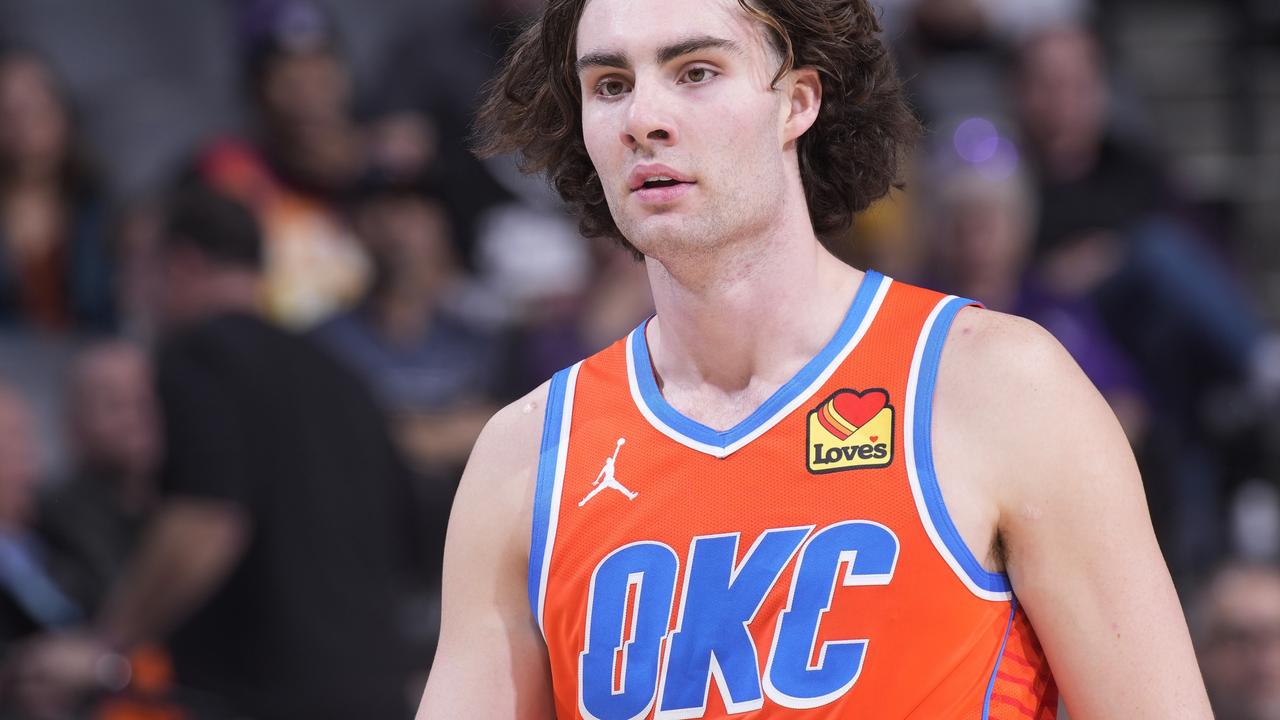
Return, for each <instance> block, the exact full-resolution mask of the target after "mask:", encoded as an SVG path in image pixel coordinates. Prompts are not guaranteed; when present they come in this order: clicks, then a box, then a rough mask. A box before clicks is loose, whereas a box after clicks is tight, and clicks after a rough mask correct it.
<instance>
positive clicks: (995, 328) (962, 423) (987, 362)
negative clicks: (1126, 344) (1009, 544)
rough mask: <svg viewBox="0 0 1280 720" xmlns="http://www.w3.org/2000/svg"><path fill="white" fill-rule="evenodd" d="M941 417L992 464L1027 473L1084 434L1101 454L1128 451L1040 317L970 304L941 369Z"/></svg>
mask: <svg viewBox="0 0 1280 720" xmlns="http://www.w3.org/2000/svg"><path fill="white" fill-rule="evenodd" d="M938 373H939V377H938V394H939V406H938V412H939V413H944V416H943V418H942V421H944V422H947V424H948V426H949V427H951V428H954V429H955V432H957V433H958V434H960V435H961V436H962V437H964V438H965V440H966V445H967V446H968V447H970V448H972V449H974V450H976V451H978V452H980V453H981V454H982V455H984V456H986V457H985V458H984V460H985V461H986V464H987V466H988V467H995V468H1001V467H1004V468H1007V469H1009V470H1011V471H1012V472H1013V473H1014V477H1026V476H1027V474H1026V473H1025V472H1023V471H1024V470H1025V469H1026V468H1027V467H1028V465H1027V464H1026V463H1027V462H1035V463H1036V464H1039V463H1041V462H1044V461H1046V460H1047V459H1048V458H1049V457H1051V456H1052V455H1054V454H1056V453H1059V452H1063V451H1066V450H1070V449H1071V443H1073V442H1078V441H1084V440H1085V439H1086V438H1088V439H1089V441H1090V442H1091V443H1093V444H1095V445H1096V446H1097V450H1098V451H1099V452H1109V453H1114V454H1116V455H1118V456H1124V455H1129V454H1130V453H1129V450H1128V444H1127V441H1126V440H1125V437H1124V433H1123V431H1122V430H1121V429H1120V427H1119V424H1118V423H1117V421H1116V419H1115V416H1114V414H1113V413H1112V412H1111V409H1110V408H1109V407H1108V406H1107V404H1106V401H1105V400H1104V399H1103V398H1102V396H1101V394H1100V393H1098V391H1097V390H1096V389H1095V388H1094V386H1093V384H1092V383H1091V382H1090V381H1089V379H1088V378H1087V377H1086V376H1085V375H1084V373H1083V372H1082V371H1081V370H1080V367H1079V366H1078V365H1077V364H1076V362H1075V360H1074V359H1072V357H1071V356H1070V355H1069V354H1068V353H1067V351H1066V349H1065V348H1063V347H1062V344H1061V343H1059V342H1058V341H1057V340H1056V339H1055V338H1054V337H1053V336H1052V335H1050V334H1049V332H1048V331H1046V330H1045V329H1044V328H1042V327H1040V326H1039V325H1037V324H1036V323H1034V322H1032V321H1030V320H1027V319H1025V318H1020V317H1017V316H1014V315H1008V314H1005V313H1000V312H995V311H991V310H983V309H979V308H965V309H964V310H962V311H960V313H959V314H957V316H956V319H955V322H954V324H953V325H952V328H951V331H950V334H949V335H948V338H947V343H946V345H945V346H944V349H943V353H942V361H941V364H940V367H939V371H938Z"/></svg>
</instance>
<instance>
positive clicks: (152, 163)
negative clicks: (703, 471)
mask: <svg viewBox="0 0 1280 720" xmlns="http://www.w3.org/2000/svg"><path fill="white" fill-rule="evenodd" d="M539 5H540V4H539V3H538V2H537V0H471V1H467V0H412V1H411V0H323V2H320V1H318V0H317V1H312V0H188V1H187V2H182V3H174V2H169V1H167V0H112V1H111V2H94V1H92V0H0V718H115V719H125V718H134V719H142V718H204V717H208V718H233V717H234V718H297V717H308V718H325V717H335V718H337V717H361V718H381V717H386V718H397V717H409V716H410V714H411V708H412V707H414V706H415V705H416V700H417V696H418V694H419V693H420V691H421V687H422V683H423V682H424V680H425V677H426V673H427V671H428V670H429V665H430V660H431V657H432V652H433V648H434V641H435V636H436V632H437V626H438V613H439V577H438V575H439V566H440V555H441V552H442V546H443V538H444V532H445V525H446V522H447V518H448V511H449V505H450V502H451V499H452V494H453V490H454V488H455V486H456V483H457V481H458V477H459V474H460V472H461V468H462V465H463V463H464V462H465V459H466V457H467V455H468V453H469V451H470V448H471V445H472V443H473V442H474V440H475V438H476V436H477V434H478V432H479V430H480V428H481V426H482V425H483V423H484V421H485V420H486V419H487V418H488V416H489V414H491V413H492V412H493V411H494V410H495V409H496V408H497V407H499V406H501V405H502V404H504V403H506V402H509V401H511V400H513V399H514V398H517V397H519V396H520V395H521V394H523V393H524V392H527V391H528V390H530V389H532V388H534V387H536V386H537V385H538V384H539V383H541V382H542V381H544V380H545V379H546V378H548V377H549V376H550V375H551V374H552V373H553V372H554V371H556V370H557V369H559V368H561V367H563V366H566V365H568V364H571V363H572V362H574V361H576V360H577V359H579V358H580V357H583V356H585V355H587V354H590V353H592V352H594V351H596V350H598V349H601V348H603V347H604V346H605V345H607V344H608V343H610V342H611V341H612V340H614V339H616V338H617V337H620V336H622V335H623V334H624V333H626V332H627V331H628V330H630V329H631V328H632V327H633V326H634V325H635V324H636V323H637V322H639V321H641V320H642V319H643V318H644V317H646V316H647V315H648V314H649V313H650V312H651V311H652V307H651V300H650V297H649V294H648V288H647V285H646V280H645V277H644V273H643V270H642V265H640V264H639V263H636V262H634V261H633V260H632V259H631V258H630V257H629V256H628V255H627V254H625V253H624V252H622V251H621V250H619V249H618V248H616V247H612V246H610V245H609V244H607V243H601V242H595V241H587V240H583V239H582V238H580V237H579V236H578V234H577V232H576V229H575V228H576V224H575V222H574V221H573V220H572V219H571V218H569V217H567V216H566V215H565V213H564V212H563V210H562V209H561V207H560V205H559V203H558V201H557V199H556V198H555V196H554V194H553V193H552V192H551V191H550V190H549V188H548V187H547V186H546V185H545V183H544V182H542V181H541V180H540V179H537V178H526V177H522V176H521V175H520V174H519V173H518V172H517V171H516V169H515V166H514V163H513V162H512V161H511V160H510V159H497V160H492V161H484V162H481V161H478V160H476V159H475V158H473V157H472V156H471V155H470V154H469V153H468V152H467V136H468V132H469V128H468V126H469V122H470V118H471V116H472V113H473V110H474V108H475V107H476V104H477V99H478V95H479V90H480V88H481V86H482V84H483V83H484V82H485V81H486V79H488V78H489V77H490V76H491V75H492V73H493V72H494V69H495V66H496V64H497V62H498V59H499V58H500V57H501V56H502V53H503V51H504V49H505V48H506V46H507V45H508V44H509V42H510V41H511V39H512V38H513V37H514V36H515V34H516V33H517V32H518V30H519V28H520V27H521V24H522V22H523V20H524V19H525V18H527V16H528V14H529V13H530V12H532V11H534V10H536V9H537V7H539ZM878 5H879V8H880V11H881V12H882V19H883V24H884V26H885V32H886V39H887V41H888V42H889V43H890V45H891V46H892V48H893V50H894V52H895V54H896V56H897V58H898V62H899V66H900V69H901V71H902V73H903V74H904V76H905V77H906V78H908V88H909V91H910V93H911V96H912V102H913V105H914V107H915V108H916V109H917V111H918V112H919V114H920V116H921V118H922V119H923V120H924V122H925V125H926V127H927V132H926V134H925V136H924V137H923V138H922V140H921V142H920V145H919V148H918V149H917V152H916V155H915V158H914V160H913V162H912V163H911V169H910V171H909V173H908V175H907V177H906V178H905V184H904V187H903V188H902V189H900V190H897V191H895V192H894V193H893V194H891V195H890V196H889V197H888V198H886V199H885V200H883V201H882V202H880V203H879V204H877V205H876V206H875V207H873V208H872V209H871V210H870V211H868V212H867V213H866V214H865V215H863V216H862V217H861V218H860V220H859V221H858V223H857V225H856V227H855V228H854V229H853V231H852V233H851V237H849V238H844V239H840V240H839V241H838V242H837V243H833V247H838V251H839V254H841V255H842V256H844V257H845V258H846V259H847V260H848V261H850V262H851V263H853V264H855V265H857V266H859V267H875V268H877V269H879V270H881V271H882V272H885V273H886V274H888V275H891V276H893V277H895V278H898V279H900V280H904V281H908V282H912V283H916V284H923V285H926V286H929V287H933V288H936V289H939V290H945V291H948V292H953V293H956V294H961V295H967V296H969V297H972V298H975V299H978V300H980V301H982V302H983V303H985V304H986V305H987V306H988V307H991V308H994V309H998V310H1002V311H1006V312H1014V313H1018V314H1021V315H1025V316H1027V317H1030V318H1031V319H1033V320H1035V321H1037V322H1039V323H1041V324H1042V325H1044V326H1045V327H1046V328H1048V329H1049V330H1050V331H1051V332H1052V333H1053V334H1054V335H1055V336H1057V337H1058V339H1059V340H1060V341H1061V342H1062V343H1063V344H1064V345H1065V346H1066V347H1067V349H1068V350H1069V351H1070V352H1071V353H1072V355H1073V356H1074V357H1075V358H1076V360H1077V361H1078V362H1079V363H1080V365H1081V366H1082V368H1083V369H1084V370H1085V372H1086V373H1087V374H1088V375H1089V377H1090V378H1091V379H1092V380H1093V381H1094V383H1095V384H1096V385H1097V386H1098V388H1099V389H1100V390H1101V391H1102V393H1103V394H1104V396H1105V397H1106V398H1107V399H1108V401H1109V402H1110V403H1111V405H1112V407H1113V408H1114V410H1115V412H1116V414H1117V416H1118V417H1119V418H1120V420H1121V423H1122V425H1123V428H1124V431H1125V432H1126V434H1127V435H1128V438H1129V440H1130V442H1131V444H1132V445H1133V448H1134V451H1135V453H1136V454H1137V456H1138V458H1139V462H1140V464H1141V466H1142V469H1143V473H1144V478H1145V482H1146V486H1147V492H1148V497H1149V501H1150V507H1151V512H1152V519H1153V522H1154V524H1155V527H1156V531H1157V534H1158V536H1159V539H1160V542H1161V545H1162V547H1163V549H1164V553H1165V556H1166V559H1167V561H1168V563H1169V566H1170V569H1171V571H1172V572H1173V576H1174V579H1175V582H1176V583H1177V585H1178V588H1179V592H1180V593H1181V595H1182V597H1183V600H1184V603H1185V605H1186V607H1187V610H1188V614H1189V619H1190V621H1191V625H1192V631H1193V635H1194V638H1195V640H1196V643H1197V649H1198V652H1199V653H1200V656H1201V661H1202V667H1203V670H1204V672H1205V675H1206V679H1207V681H1208V683H1209V687H1210V691H1211V695H1212V696H1213V700H1214V703H1215V707H1216V709H1217V712H1218V713H1219V717H1220V718H1227V719H1228V720H1230V719H1233V718H1241V719H1270V720H1277V719H1280V570H1277V565H1276V560H1277V552H1278V551H1280V499H1278V498H1280V491H1278V489H1277V487H1278V484H1277V479H1278V478H1280V422H1278V421H1277V418H1278V417H1280V336H1277V334H1276V328H1277V327H1278V326H1280V325H1278V323H1280V243H1278V242H1277V241H1276V238H1277V237H1280V4H1278V3H1276V2H1275V0H1092V1H1091V0H1034V1H1033V0H883V1H882V2H880V3H879V4H878ZM1081 451H1082V452H1088V448H1081ZM317 637H323V638H325V639H324V640H323V641H320V640H316V638H317Z"/></svg>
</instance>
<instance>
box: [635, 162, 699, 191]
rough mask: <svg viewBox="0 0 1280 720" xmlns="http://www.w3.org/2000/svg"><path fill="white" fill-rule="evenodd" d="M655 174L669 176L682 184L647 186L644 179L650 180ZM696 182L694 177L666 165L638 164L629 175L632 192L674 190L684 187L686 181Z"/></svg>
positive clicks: (689, 182) (688, 182)
mask: <svg viewBox="0 0 1280 720" xmlns="http://www.w3.org/2000/svg"><path fill="white" fill-rule="evenodd" d="M655 175H662V176H663V177H669V178H671V179H672V180H675V181H676V182H678V183H682V185H672V186H670V187H659V188H645V187H644V181H645V180H648V179H649V178H651V177H654V176H655ZM694 182H695V181H694V179H693V178H691V177H689V176H687V175H683V174H681V173H679V172H676V171H675V170H673V169H672V168H670V167H668V166H666V165H637V166H636V167H635V168H634V169H633V170H632V171H631V175H629V176H628V177H627V186H628V187H629V188H631V192H635V193H652V192H655V191H658V190H674V189H677V188H681V187H683V184H685V183H687V184H693V183H694Z"/></svg>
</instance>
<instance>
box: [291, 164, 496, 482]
mask: <svg viewBox="0 0 1280 720" xmlns="http://www.w3.org/2000/svg"><path fill="white" fill-rule="evenodd" d="M355 225H356V230H357V232H358V234H359V236H360V238H361V240H362V241H363V242H364V244H365V247H366V249H367V251H368V253H369V256H370V257H371V258H372V260H373V268H374V273H373V281H372V283H371V284H370V289H369V292H368V294H367V295H366V296H365V298H364V300H363V302H361V303H360V305H359V306H358V307H356V308H355V309H352V310H350V311H348V312H345V313H343V314H341V315H340V316H338V317H335V318H333V319H332V320H330V321H329V322H326V323H324V324H323V325H322V326H320V327H319V328H318V329H317V330H316V331H315V337H316V338H317V339H319V340H320V341H321V342H322V343H324V344H325V345H327V346H328V347H330V348H331V349H333V350H334V351H335V352H336V353H337V354H338V356H339V357H341V358H342V359H343V360H345V361H346V362H347V363H348V364H350V365H351V366H352V367H353V368H354V369H355V370H357V371H358V372H359V373H360V374H361V375H363V376H364V377H365V379H366V380H367V382H368V383H369V385H370V387H372V388H373V389H374V390H375V391H376V392H377V395H378V396H379V398H380V399H381V400H382V403H383V405H384V407H386V408H387V409H388V410H389V411H390V412H391V413H392V415H393V416H394V417H395V418H396V425H397V434H398V435H399V437H400V439H401V441H402V446H403V447H404V449H405V450H406V451H407V452H408V453H409V455H410V457H411V458H412V459H413V460H414V462H415V465H416V466H417V468H418V469H419V470H421V471H423V472H427V473H433V472H434V473H439V472H441V471H444V472H445V473H446V474H449V475H452V476H454V477H453V479H454V480H456V472H457V471H460V470H461V468H462V465H463V464H464V463H465V462H466V459H467V456H468V455H469V454H470V452H471V446H472V444H474V442H475V439H476V436H477V435H479V433H480V429H481V428H482V427H483V426H484V423H485V422H486V421H487V420H488V419H489V417H490V416H491V415H492V414H493V412H494V411H495V410H497V406H496V403H497V401H498V400H500V399H501V393H502V391H503V390H504V389H505V388H504V382H505V376H504V372H505V371H506V368H505V366H504V365H503V360H504V349H503V345H502V341H501V337H500V335H499V333H498V332H496V331H495V330H494V329H491V328H490V327H487V326H486V324H484V323H483V322H480V321H477V320H476V319H475V318H474V316H473V315H472V312H473V311H474V308H472V307H469V304H474V303H484V302H486V300H485V298H484V297H482V296H480V295H478V293H477V291H476V290H475V288H474V287H473V286H472V285H471V283H470V282H469V281H468V280H467V279H466V277H465V275H464V274H463V273H462V272H461V268H460V267H459V265H458V262H457V259H456V255H455V253H454V243H453V240H452V231H453V228H452V226H451V222H450V218H449V216H448V212H447V210H446V208H445V205H444V204H443V202H442V201H441V199H440V198H439V197H438V196H437V195H436V194H435V193H434V192H429V193H428V194H425V195H424V194H422V192H420V191H419V189H418V188H417V187H414V186H399V185H382V186H378V187H373V188H372V189H371V190H370V191H369V192H368V193H367V194H366V196H365V197H364V198H363V199H362V200H361V201H360V203H359V204H358V207H357V209H356V212H355ZM446 505H447V503H446Z"/></svg>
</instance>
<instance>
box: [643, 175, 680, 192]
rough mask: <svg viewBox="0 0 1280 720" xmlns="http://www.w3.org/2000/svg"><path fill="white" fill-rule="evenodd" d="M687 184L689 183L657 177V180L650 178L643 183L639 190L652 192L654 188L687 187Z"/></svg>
mask: <svg viewBox="0 0 1280 720" xmlns="http://www.w3.org/2000/svg"><path fill="white" fill-rule="evenodd" d="M687 184H689V183H685V182H682V181H680V180H675V179H673V178H669V177H656V178H650V179H648V180H645V181H644V182H643V183H641V185H640V187H639V188H637V189H638V190H652V189H653V188H664V187H672V186H675V185H687Z"/></svg>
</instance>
